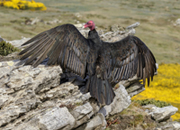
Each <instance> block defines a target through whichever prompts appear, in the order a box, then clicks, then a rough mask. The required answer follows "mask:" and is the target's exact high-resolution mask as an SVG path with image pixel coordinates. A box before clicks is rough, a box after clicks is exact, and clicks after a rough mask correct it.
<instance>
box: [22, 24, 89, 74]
mask: <svg viewBox="0 0 180 130" xmlns="http://www.w3.org/2000/svg"><path fill="white" fill-rule="evenodd" d="M27 44H30V45H29V46H28V47H27V48H25V49H24V50H23V51H21V52H20V53H19V55H22V57H21V59H20V60H24V59H26V58H28V59H27V60H26V61H25V65H28V64H30V65H33V66H34V67H36V66H38V65H39V64H40V63H41V62H42V61H43V60H44V59H45V58H48V62H47V65H55V64H59V65H60V66H61V67H62V68H63V69H64V68H66V69H69V70H70V71H72V72H73V73H75V74H77V75H79V76H81V77H84V75H85V71H86V59H87V56H88V54H89V50H90V47H89V43H88V40H87V39H86V38H85V37H84V36H83V35H82V34H81V33H80V32H79V31H78V30H77V28H76V27H75V26H74V25H71V24H64V25H61V26H57V27H55V28H52V29H50V30H47V31H44V32H42V33H40V34H38V35H36V36H35V37H33V38H32V39H30V40H29V41H27V42H25V43H24V44H23V45H27Z"/></svg>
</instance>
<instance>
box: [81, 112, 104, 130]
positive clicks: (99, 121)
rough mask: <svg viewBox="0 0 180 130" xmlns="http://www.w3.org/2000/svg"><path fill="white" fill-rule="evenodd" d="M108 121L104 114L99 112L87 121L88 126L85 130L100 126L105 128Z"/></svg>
mask: <svg viewBox="0 0 180 130" xmlns="http://www.w3.org/2000/svg"><path fill="white" fill-rule="evenodd" d="M106 125H107V122H106V120H105V117H104V115H103V114H101V113H98V114H97V115H96V116H95V117H94V118H93V119H92V120H91V121H90V122H88V123H87V126H86V128H85V129H84V130H93V129H95V128H96V127H98V126H101V128H102V129H105V128H106Z"/></svg>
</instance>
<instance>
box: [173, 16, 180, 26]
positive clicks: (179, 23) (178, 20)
mask: <svg viewBox="0 0 180 130" xmlns="http://www.w3.org/2000/svg"><path fill="white" fill-rule="evenodd" d="M174 25H175V26H177V25H180V18H178V19H177V20H176V21H175V24H174Z"/></svg>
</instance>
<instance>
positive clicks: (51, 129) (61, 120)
mask: <svg viewBox="0 0 180 130" xmlns="http://www.w3.org/2000/svg"><path fill="white" fill-rule="evenodd" d="M38 119H39V124H40V126H41V127H39V129H47V130H57V129H61V128H63V129H71V128H73V126H74V123H75V119H74V117H73V116H72V115H71V114H70V113H69V111H68V109H67V108H66V107H64V108H57V107H56V108H53V109H52V110H50V111H48V112H47V113H45V114H44V115H41V116H39V117H38Z"/></svg>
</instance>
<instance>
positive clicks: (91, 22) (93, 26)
mask: <svg viewBox="0 0 180 130" xmlns="http://www.w3.org/2000/svg"><path fill="white" fill-rule="evenodd" d="M87 27H89V29H90V30H91V31H92V30H94V29H95V24H94V22H93V21H92V20H90V21H88V22H87V23H86V24H85V25H84V28H87Z"/></svg>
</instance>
